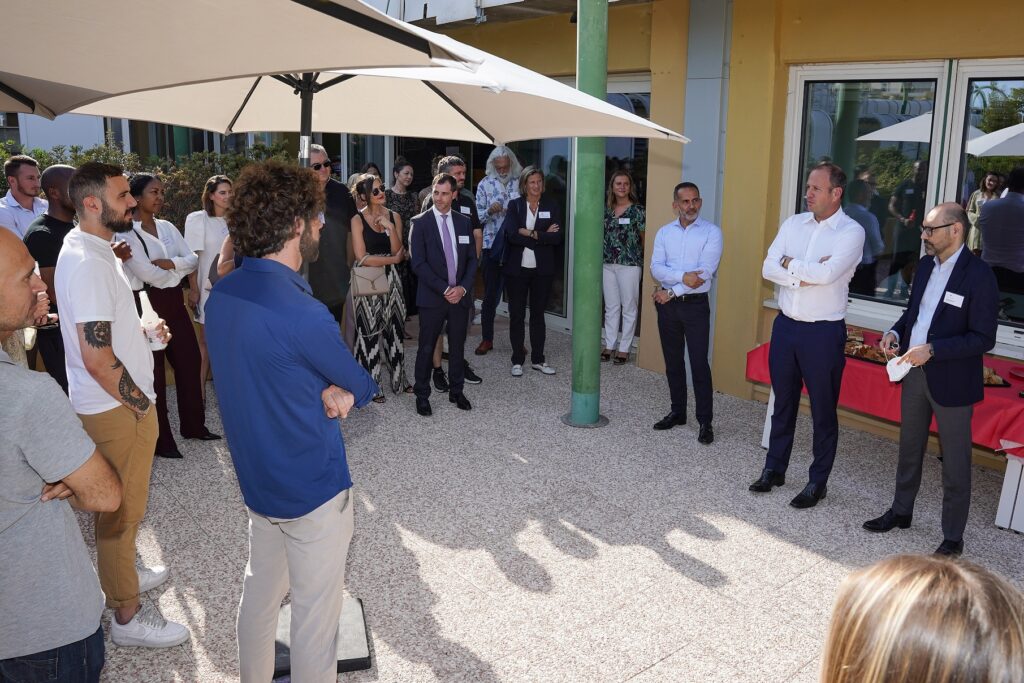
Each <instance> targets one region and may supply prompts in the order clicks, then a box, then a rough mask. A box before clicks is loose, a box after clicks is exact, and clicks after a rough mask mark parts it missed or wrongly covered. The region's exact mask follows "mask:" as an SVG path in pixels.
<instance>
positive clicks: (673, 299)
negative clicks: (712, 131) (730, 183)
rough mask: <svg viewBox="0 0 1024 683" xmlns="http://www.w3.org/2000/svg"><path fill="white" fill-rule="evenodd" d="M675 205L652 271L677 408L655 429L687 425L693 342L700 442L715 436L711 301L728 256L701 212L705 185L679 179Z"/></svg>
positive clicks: (658, 237) (659, 240)
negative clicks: (685, 355)
mask: <svg viewBox="0 0 1024 683" xmlns="http://www.w3.org/2000/svg"><path fill="white" fill-rule="evenodd" d="M672 207H673V208H674V209H675V211H676V215H677V216H678V219H677V220H674V221H672V222H671V223H669V224H667V225H665V226H663V227H662V228H661V229H660V230H658V234H657V235H656V236H655V237H654V256H652V257H651V274H652V275H654V279H655V280H657V281H658V282H659V283H660V287H659V289H657V290H655V292H654V303H655V304H656V310H657V311H658V334H659V336H660V337H661V351H662V353H663V354H664V356H665V375H666V376H667V377H668V387H669V394H670V396H671V397H672V410H671V412H669V414H668V415H666V416H665V417H664V418H662V419H661V420H659V421H658V422H657V423H656V424H655V425H654V428H655V429H657V430H664V429H672V428H673V427H675V426H676V425H684V424H686V361H685V360H684V358H683V352H684V350H685V349H686V347H687V344H688V345H689V353H690V372H691V374H692V376H693V395H694V402H695V404H696V410H695V412H696V415H697V422H698V423H699V424H700V430H699V432H698V436H697V441H699V442H700V443H702V444H710V443H712V442H713V441H714V440H715V433H714V430H713V429H712V427H711V420H712V417H713V414H712V399H711V395H712V391H713V390H712V386H711V366H710V364H709V363H708V340H709V338H710V336H711V305H710V303H709V302H708V292H709V291H710V290H711V279H712V278H713V277H714V276H715V272H716V271H717V270H718V263H719V261H720V260H721V259H722V230H721V229H720V228H719V227H718V226H717V225H715V224H714V223H711V222H709V221H706V220H704V219H703V218H701V217H700V207H701V198H700V190H699V189H698V188H697V186H696V185H694V184H693V183H679V184H678V185H676V187H675V191H674V192H673V202H672Z"/></svg>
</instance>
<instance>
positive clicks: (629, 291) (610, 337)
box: [602, 263, 640, 353]
mask: <svg viewBox="0 0 1024 683" xmlns="http://www.w3.org/2000/svg"><path fill="white" fill-rule="evenodd" d="M602 275H603V279H604V348H606V349H615V350H617V351H619V352H620V353H629V347H630V346H632V344H633V333H634V332H635V331H636V305H637V300H638V299H639V297H640V266H620V265H618V264H613V263H606V264H604V268H603V269H602ZM620 318H621V321H622V335H621V336H619V321H620ZM616 340H618V347H617V348H616V345H615V343H616Z"/></svg>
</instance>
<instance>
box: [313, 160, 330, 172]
mask: <svg viewBox="0 0 1024 683" xmlns="http://www.w3.org/2000/svg"><path fill="white" fill-rule="evenodd" d="M312 168H313V170H314V171H319V170H320V169H321V168H326V169H327V170H330V168H331V162H329V161H325V162H323V163H322V164H313V166H312Z"/></svg>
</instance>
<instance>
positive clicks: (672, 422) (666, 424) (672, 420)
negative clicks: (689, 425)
mask: <svg viewBox="0 0 1024 683" xmlns="http://www.w3.org/2000/svg"><path fill="white" fill-rule="evenodd" d="M684 424H686V415H685V414H680V413H669V414H668V415H666V416H665V417H663V418H661V419H660V420H658V421H657V422H655V423H654V428H655V429H657V430H658V431H661V430H663V429H672V428H673V427H675V426H676V425H684Z"/></svg>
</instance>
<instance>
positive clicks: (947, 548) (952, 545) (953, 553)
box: [935, 538, 964, 557]
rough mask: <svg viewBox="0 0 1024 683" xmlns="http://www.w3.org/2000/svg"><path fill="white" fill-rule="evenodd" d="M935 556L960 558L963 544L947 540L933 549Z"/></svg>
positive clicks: (962, 552)
mask: <svg viewBox="0 0 1024 683" xmlns="http://www.w3.org/2000/svg"><path fill="white" fill-rule="evenodd" d="M935 554H936V555H942V556H943V557H960V556H961V555H963V554H964V542H963V541H951V540H949V539H948V538H947V539H945V540H944V541H942V543H941V544H939V547H938V548H936V549H935Z"/></svg>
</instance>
